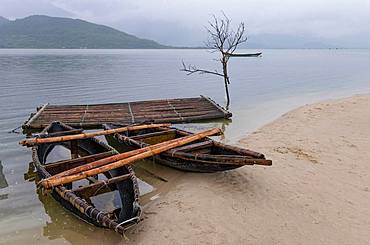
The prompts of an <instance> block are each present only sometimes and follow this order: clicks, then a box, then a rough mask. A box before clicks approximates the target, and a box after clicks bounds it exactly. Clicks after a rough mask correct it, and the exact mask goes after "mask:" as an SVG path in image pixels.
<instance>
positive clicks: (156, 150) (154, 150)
mask: <svg viewBox="0 0 370 245" xmlns="http://www.w3.org/2000/svg"><path fill="white" fill-rule="evenodd" d="M219 133H221V130H220V129H219V128H214V129H210V130H206V131H203V132H200V133H197V134H194V135H190V136H186V137H182V138H179V139H177V140H176V141H174V142H171V143H168V142H167V144H165V145H163V146H160V147H155V146H153V147H148V148H147V150H146V151H145V152H143V153H140V154H136V155H133V156H131V157H128V158H125V159H122V160H120V161H116V162H113V163H110V164H107V165H105V166H102V167H98V168H94V169H91V170H87V171H83V172H80V173H78V174H74V175H69V176H65V177H61V178H58V179H49V178H47V179H44V180H42V181H41V182H40V184H41V185H42V186H43V187H44V188H46V189H48V188H52V187H54V186H58V185H63V184H68V183H71V182H74V181H77V180H81V179H84V178H87V177H90V176H94V175H97V174H100V173H104V172H107V171H109V170H112V169H116V168H118V167H121V166H124V165H128V164H131V163H133V162H135V161H138V160H141V159H144V158H148V157H151V156H154V155H157V154H160V153H161V152H164V151H167V150H170V149H172V148H176V147H179V146H182V145H185V144H188V143H191V142H194V141H196V140H199V139H202V138H205V137H207V136H211V135H215V134H219Z"/></svg>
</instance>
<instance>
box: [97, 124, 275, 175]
mask: <svg viewBox="0 0 370 245" xmlns="http://www.w3.org/2000/svg"><path fill="white" fill-rule="evenodd" d="M117 127H119V125H113V124H104V125H103V128H104V129H114V128H117ZM191 134H192V133H191V132H188V131H185V130H180V129H178V128H174V127H161V128H155V129H144V130H130V131H127V132H124V133H116V134H114V135H113V136H106V138H107V141H108V142H109V144H110V145H113V146H115V147H116V149H120V150H132V149H138V148H143V147H146V146H150V145H154V144H158V143H161V142H164V141H168V140H172V139H175V138H179V137H183V136H187V135H191ZM154 160H156V161H157V162H158V163H160V164H163V165H166V166H169V167H172V168H176V169H179V170H183V171H191V172H205V173H211V172H218V171H225V170H231V169H235V168H239V167H242V166H244V165H254V164H258V165H266V166H269V165H271V164H272V162H271V160H266V159H265V156H264V155H263V154H261V153H258V152H255V151H251V150H247V149H243V148H239V147H235V146H230V145H226V144H222V143H220V142H217V141H214V140H212V139H210V138H205V139H202V140H198V141H196V142H194V143H191V144H187V145H185V146H182V147H177V148H174V149H172V150H168V151H166V152H163V153H161V154H160V155H157V156H155V157H154Z"/></svg>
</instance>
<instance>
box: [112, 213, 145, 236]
mask: <svg viewBox="0 0 370 245" xmlns="http://www.w3.org/2000/svg"><path fill="white" fill-rule="evenodd" d="M139 218H140V217H137V216H136V217H132V218H131V219H128V220H125V221H123V222H121V223H119V224H118V225H116V227H115V228H114V230H115V231H116V232H118V228H119V227H120V226H122V225H125V224H128V223H130V222H131V221H136V222H137V220H139Z"/></svg>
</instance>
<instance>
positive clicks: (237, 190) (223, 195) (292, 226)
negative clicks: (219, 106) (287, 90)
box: [127, 94, 370, 244]
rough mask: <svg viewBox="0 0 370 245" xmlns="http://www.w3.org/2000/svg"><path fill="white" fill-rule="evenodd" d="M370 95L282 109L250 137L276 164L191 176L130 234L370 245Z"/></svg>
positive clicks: (156, 238) (147, 240)
mask: <svg viewBox="0 0 370 245" xmlns="http://www.w3.org/2000/svg"><path fill="white" fill-rule="evenodd" d="M369 112H370V94H365V95H354V96H351V97H347V98H342V99H330V100H325V101H323V102H318V103H314V104H310V105H304V106H301V107H299V108H297V109H294V110H292V111H290V112H288V113H285V114H283V115H282V116H281V117H279V118H278V119H276V120H274V121H272V122H270V123H268V124H267V125H265V126H263V127H262V128H260V129H258V130H257V131H255V132H253V133H252V134H249V135H248V136H246V137H243V139H242V140H240V141H239V143H238V144H239V145H241V146H243V147H247V148H251V149H253V150H256V151H260V152H263V153H264V154H265V155H266V156H267V158H269V159H272V160H273V166H271V167H261V166H245V167H242V168H239V169H237V170H233V171H228V172H224V173H215V174H196V173H189V174H184V175H183V176H182V177H181V178H179V179H178V181H177V183H176V186H174V187H173V188H172V190H170V191H169V192H168V193H167V194H166V195H164V196H163V197H161V198H159V199H158V200H156V201H154V202H153V203H151V204H150V205H148V206H147V207H146V210H144V215H143V217H144V221H143V222H142V223H140V224H139V225H138V226H137V227H135V228H134V229H132V230H130V231H128V233H127V236H128V238H129V241H130V243H133V244H154V243H161V244H172V243H177V244H195V243H198V244H199V243H201V244H203V243H205V244H350V243H352V242H353V241H356V244H367V242H368V241H369V240H370V233H369V232H368V231H369V229H370V221H369V219H368V217H370V208H369V200H370V199H369V198H370V178H369V177H370V176H369V170H368V167H367V162H369V161H370V137H369V135H370V126H369V124H368V122H369V121H370V113H369Z"/></svg>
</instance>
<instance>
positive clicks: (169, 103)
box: [167, 100, 184, 121]
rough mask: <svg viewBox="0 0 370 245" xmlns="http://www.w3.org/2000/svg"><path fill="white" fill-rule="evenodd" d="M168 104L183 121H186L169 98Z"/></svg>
mask: <svg viewBox="0 0 370 245" xmlns="http://www.w3.org/2000/svg"><path fill="white" fill-rule="evenodd" d="M167 104H168V105H169V106H170V107H171V109H172V110H173V111H174V112H175V113H176V115H177V116H178V117H179V118H180V119H181V121H184V118H183V117H182V116H181V114H180V113H179V112H178V111H177V110H176V108H175V107H174V106H173V105H172V104H171V102H170V101H169V100H167Z"/></svg>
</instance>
